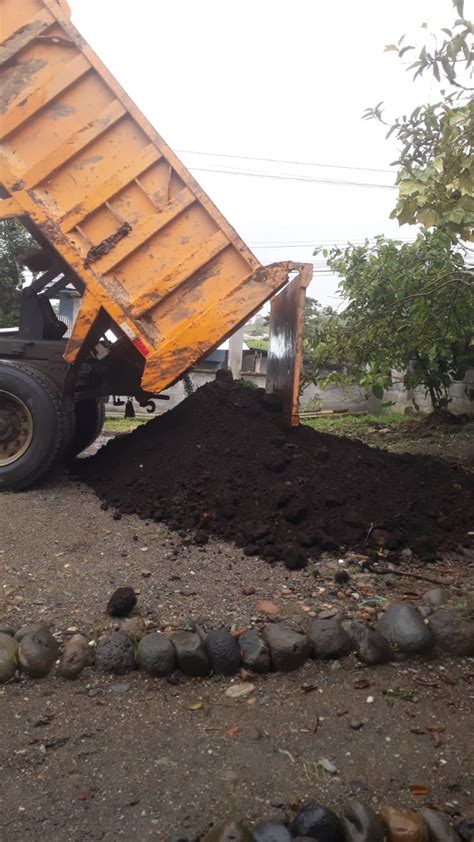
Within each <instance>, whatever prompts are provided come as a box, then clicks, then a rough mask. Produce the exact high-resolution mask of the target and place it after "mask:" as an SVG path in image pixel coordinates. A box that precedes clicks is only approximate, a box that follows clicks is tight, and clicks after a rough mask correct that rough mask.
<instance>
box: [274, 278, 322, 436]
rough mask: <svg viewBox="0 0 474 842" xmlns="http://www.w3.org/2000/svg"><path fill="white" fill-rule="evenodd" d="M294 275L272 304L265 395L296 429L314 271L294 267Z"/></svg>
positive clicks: (287, 422) (286, 421)
mask: <svg viewBox="0 0 474 842" xmlns="http://www.w3.org/2000/svg"><path fill="white" fill-rule="evenodd" d="M293 271H296V272H297V275H296V277H294V278H292V280H290V282H289V283H288V284H287V286H286V287H285V288H284V289H283V290H282V291H281V292H280V293H279V294H278V295H276V296H275V297H274V298H273V299H272V301H271V311H270V325H269V342H268V360H267V384H266V392H267V394H271V395H275V396H276V397H278V399H279V400H280V402H281V407H282V413H283V418H284V421H285V423H286V424H288V426H291V427H296V426H298V424H299V385H300V374H301V366H302V364H303V327H304V305H305V298H306V288H307V287H308V285H309V283H310V281H311V278H312V275H313V267H312V265H311V264H307V263H303V264H296V263H295V264H294V266H293Z"/></svg>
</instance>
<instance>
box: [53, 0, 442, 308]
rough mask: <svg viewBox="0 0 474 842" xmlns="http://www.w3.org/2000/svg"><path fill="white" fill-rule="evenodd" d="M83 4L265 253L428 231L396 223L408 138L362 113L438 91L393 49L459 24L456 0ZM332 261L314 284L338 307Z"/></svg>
mask: <svg viewBox="0 0 474 842" xmlns="http://www.w3.org/2000/svg"><path fill="white" fill-rule="evenodd" d="M69 2H70V5H71V8H72V20H73V22H74V23H75V25H76V26H77V28H78V29H79V30H80V31H81V32H82V34H83V35H84V36H85V37H86V39H87V40H88V41H89V43H90V44H91V46H92V47H93V48H94V49H95V50H96V52H97V53H98V54H99V56H100V58H101V59H102V60H103V61H104V62H105V64H106V65H107V66H108V67H109V69H110V70H111V71H112V72H113V73H114V75H115V76H116V77H117V79H118V80H119V81H120V83H121V84H122V85H123V87H124V88H125V90H126V91H127V92H128V93H129V94H130V95H131V96H132V97H133V99H134V100H135V101H136V103H137V104H138V105H139V106H140V107H141V109H142V110H143V111H144V113H145V114H146V116H147V117H148V118H149V119H150V121H151V122H152V123H153V125H154V126H155V127H156V129H157V130H158V131H159V132H160V134H161V135H162V136H163V137H164V138H165V140H166V141H167V143H169V145H170V146H171V147H172V148H173V149H174V150H175V151H176V152H177V153H178V155H179V157H180V158H181V159H182V160H183V161H184V163H185V164H186V165H187V166H188V167H190V168H193V174H194V175H195V177H196V178H197V180H198V181H199V182H200V183H201V184H202V186H203V187H204V189H205V190H206V191H207V192H208V193H209V195H210V196H211V198H212V199H213V200H214V201H215V203H216V204H217V205H218V207H219V208H220V209H221V211H222V212H223V213H224V214H225V215H226V216H227V218H228V219H229V221H230V222H231V223H232V224H233V225H234V227H235V228H236V229H237V231H238V232H239V233H240V235H241V236H242V237H243V238H244V239H245V241H246V242H247V243H248V245H249V246H250V247H251V248H252V250H253V251H254V253H255V254H256V255H257V257H258V258H259V259H260V260H261V261H262V262H263V263H269V262H272V261H274V260H287V259H293V260H308V261H309V260H314V258H312V252H313V248H314V245H316V244H327V245H330V244H331V243H333V242H335V241H346V240H350V239H352V240H360V239H362V238H364V237H365V236H368V237H373V236H374V235H375V234H379V233H383V234H386V235H387V236H395V237H398V236H400V237H401V238H404V239H411V238H413V237H414V236H415V233H416V232H415V230H414V229H413V228H410V227H408V226H403V228H401V229H399V227H398V223H395V222H393V221H390V220H389V219H388V217H389V213H390V211H391V209H392V208H393V206H394V202H395V197H396V192H395V191H394V190H393V189H387V187H386V186H385V187H384V186H383V185H391V184H393V181H394V175H393V172H390V171H389V164H390V162H391V161H393V160H394V159H395V158H396V148H395V147H394V145H393V143H390V142H388V141H386V140H385V137H384V134H385V132H384V130H383V128H382V127H380V126H378V125H376V124H375V123H374V122H366V121H363V120H362V119H361V116H362V112H363V110H364V109H365V108H367V107H369V106H372V105H375V104H376V103H377V102H379V101H380V100H384V102H385V103H386V104H387V110H388V111H389V112H390V113H392V114H395V115H399V114H402V113H406V112H409V111H410V110H411V109H412V108H413V107H415V105H417V104H419V103H421V102H423V101H427V100H428V99H429V97H430V95H432V93H433V92H432V90H431V82H430V81H429V80H426V81H425V80H422V81H418V82H417V83H415V84H413V82H412V79H411V75H410V74H407V73H405V72H404V70H403V68H402V64H401V62H400V61H399V59H397V57H396V55H395V54H394V53H393V52H384V47H385V46H386V45H387V44H390V43H393V42H396V41H397V40H398V38H399V37H400V36H401V35H402V34H403V33H405V32H407V33H411V35H412V38H413V37H416V38H419V32H420V30H419V27H420V25H421V24H422V23H423V22H425V21H426V22H428V28H437V27H439V26H449V24H450V23H451V22H452V20H453V15H452V12H451V3H450V0H396V2H390V3H388V2H386V1H385V2H381V0H358V2H354V0H338V2H335V0H332V2H331V0H325V2H323V0H291V2H289V0H238V2H236V0H225V2H223V0H200V2H199V3H197V2H195V0H173V2H164V0H133V3H131V2H130V0H100V2H98V0H69ZM409 42H410V43H413V41H412V39H409ZM415 43H416V42H415ZM184 150H189V151H194V153H195V152H205V153H220V154H221V155H222V154H227V155H231V156H250V157H252V158H273V159H277V160H278V161H281V163H271V162H268V161H263V160H245V159H242V158H238V157H235V158H234V157H229V158H224V157H218V156H208V155H198V154H190V152H189V151H186V152H185V151H184ZM284 161H301V162H304V163H303V165H300V166H299V165H296V164H292V163H283V162H284ZM308 162H309V163H308ZM313 162H314V163H315V164H320V165H321V166H311V165H310V164H311V163H313ZM329 165H338V166H337V167H334V166H329ZM347 167H351V169H346V168H347ZM198 168H199V169H198ZM201 168H204V171H203V170H202V169H201ZM352 168H353V169H352ZM366 168H373V170H377V171H372V170H370V169H366ZM208 169H214V170H215V169H221V170H222V169H233V170H253V171H257V172H266V173H271V174H274V175H278V176H280V177H278V178H260V177H255V176H244V175H243V174H242V173H241V172H240V173H239V174H235V173H232V174H227V173H222V172H219V173H215V172H208V171H205V170H208ZM378 170H381V171H378ZM288 175H298V176H301V177H303V178H306V179H307V178H308V177H309V178H313V179H314V178H315V179H324V180H330V181H331V182H332V181H343V182H346V184H343V185H339V184H334V183H324V182H321V181H307V180H306V181H305V180H290V179H288V178H287V177H286V176H288ZM347 182H355V183H356V185H357V183H360V182H363V183H369V184H374V185H382V186H377V187H360V186H354V184H347ZM296 244H301V245H296ZM322 269H323V262H322V261H321V260H319V261H317V263H316V267H315V280H314V281H313V284H312V286H311V289H310V294H311V295H313V296H314V297H316V298H318V300H320V301H321V302H322V303H326V304H333V305H334V304H336V303H337V301H336V299H335V298H334V296H335V294H336V283H337V282H336V280H335V279H334V278H332V277H331V276H329V275H328V274H323V273H322Z"/></svg>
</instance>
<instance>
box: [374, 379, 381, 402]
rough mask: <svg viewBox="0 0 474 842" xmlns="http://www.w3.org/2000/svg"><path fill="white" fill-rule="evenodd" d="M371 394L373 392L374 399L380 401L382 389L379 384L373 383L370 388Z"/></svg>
mask: <svg viewBox="0 0 474 842" xmlns="http://www.w3.org/2000/svg"><path fill="white" fill-rule="evenodd" d="M372 392H373V394H374V397H375V398H378V399H379V400H382V398H383V388H382V386H381V385H380V384H379V383H375V384H374V385H373V386H372Z"/></svg>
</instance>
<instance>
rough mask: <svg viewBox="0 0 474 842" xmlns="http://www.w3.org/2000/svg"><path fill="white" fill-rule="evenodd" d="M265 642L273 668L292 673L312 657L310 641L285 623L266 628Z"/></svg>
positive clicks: (273, 624)
mask: <svg viewBox="0 0 474 842" xmlns="http://www.w3.org/2000/svg"><path fill="white" fill-rule="evenodd" d="M264 637H265V641H266V643H267V644H268V648H269V649H270V656H271V659H272V665H273V668H274V669H275V670H277V671H281V672H290V671H291V670H295V669H298V668H299V667H301V666H303V664H304V662H305V661H306V660H307V659H308V658H309V657H310V655H311V645H310V643H309V640H308V639H307V638H306V637H305V636H304V634H300V633H299V632H295V631H293V629H290V628H289V626H285V625H284V624H283V623H272V624H270V625H268V626H266V627H265V631H264Z"/></svg>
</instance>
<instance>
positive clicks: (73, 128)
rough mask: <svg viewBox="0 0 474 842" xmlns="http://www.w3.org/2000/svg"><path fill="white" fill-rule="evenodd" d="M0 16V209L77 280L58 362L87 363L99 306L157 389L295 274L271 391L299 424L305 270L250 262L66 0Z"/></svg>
mask: <svg viewBox="0 0 474 842" xmlns="http://www.w3.org/2000/svg"><path fill="white" fill-rule="evenodd" d="M0 17H1V35H0V88H1V93H0V183H1V186H2V188H3V189H2V196H3V199H2V200H1V201H0V217H4V218H5V217H11V216H20V217H23V218H26V219H28V220H29V222H30V223H31V224H33V225H34V227H35V229H36V230H38V231H39V232H40V234H41V236H42V237H43V238H44V240H45V241H47V242H48V243H49V246H50V247H51V248H52V249H53V250H54V253H55V254H56V255H57V256H58V258H59V259H60V261H61V262H62V265H65V266H67V267H68V268H69V269H70V271H71V274H72V277H74V278H75V279H76V281H77V285H78V288H80V291H81V292H82V301H81V306H80V310H79V314H78V317H77V320H76V323H75V326H74V329H73V332H72V335H71V337H70V339H69V341H68V343H67V347H66V351H65V354H64V357H65V360H66V361H67V363H68V364H69V365H71V366H73V365H74V364H75V363H76V362H77V361H78V360H80V359H83V358H84V355H85V353H86V351H88V350H90V343H91V341H92V340H91V337H93V336H94V330H93V327H94V325H95V324H96V323H97V320H98V317H99V315H101V314H104V313H105V314H107V316H108V317H109V319H110V320H111V321H112V323H113V324H114V327H115V328H116V330H117V335H119V336H121V337H122V338H123V337H128V339H129V340H130V342H131V343H132V344H133V345H134V346H135V349H136V350H137V351H138V352H139V354H140V355H141V357H142V358H143V360H144V365H143V372H142V375H141V387H142V389H143V390H144V391H146V392H149V393H158V392H160V391H161V390H162V389H164V388H165V387H166V386H168V385H169V384H171V383H172V382H174V381H176V380H177V379H178V378H179V377H180V376H181V375H182V374H183V373H184V372H186V371H187V370H188V369H189V368H190V366H192V365H193V364H194V363H195V362H196V361H197V360H198V359H200V358H201V357H202V356H203V355H205V354H206V353H208V352H209V351H210V350H211V349H212V348H214V347H215V346H216V345H218V344H219V343H220V342H221V341H222V340H223V339H224V338H226V337H227V336H229V335H230V334H231V333H233V332H234V331H235V330H236V329H237V328H238V327H239V326H240V325H241V324H243V323H244V322H245V321H246V320H247V319H248V318H249V317H250V316H251V315H252V314H253V313H255V312H256V311H257V310H258V309H259V308H260V307H261V306H262V305H263V304H264V302H266V301H267V300H269V299H270V298H272V297H273V296H274V295H275V293H276V292H278V291H279V290H280V289H282V288H283V287H285V285H286V284H287V283H288V281H289V275H291V273H296V277H294V278H293V280H291V282H290V283H291V284H292V285H293V286H292V287H291V289H292V291H291V292H289V291H287V290H286V291H285V298H284V299H282V300H281V302H280V305H279V306H278V307H277V308H275V307H274V308H273V310H274V314H276V315H274V316H272V324H271V338H270V359H271V362H270V365H269V372H270V374H269V381H268V388H269V389H270V390H277V391H280V392H281V393H282V394H283V395H284V396H285V407H286V414H287V417H288V420H291V422H292V423H297V420H298V415H297V392H298V376H299V364H300V357H301V331H302V306H303V304H304V289H305V287H306V286H307V284H308V283H309V281H310V279H311V266H310V265H307V264H293V263H276V264H272V265H271V266H267V267H263V266H262V265H261V264H260V263H259V261H258V260H257V259H256V257H255V256H254V255H253V254H252V252H251V251H250V250H249V249H248V248H247V246H246V245H245V243H244V242H243V241H242V240H241V239H240V237H239V236H238V234H237V233H236V232H235V231H234V229H233V228H232V227H231V225H229V223H228V222H227V221H226V219H224V217H223V216H222V214H221V213H220V211H219V210H218V209H217V208H216V207H215V205H214V204H213V203H212V201H211V200H210V199H209V197H208V196H207V195H206V193H205V192H204V191H203V190H202V189H201V187H200V186H199V185H198V184H197V182H196V181H195V180H194V178H193V177H192V176H191V174H190V173H189V172H188V170H187V169H186V168H185V167H184V166H183V164H182V163H181V162H180V161H179V160H178V158H177V157H176V155H175V154H174V153H173V152H172V150H171V149H170V148H169V147H168V146H167V145H166V143H165V142H164V140H163V139H162V138H161V137H160V135H159V134H158V133H157V132H156V131H155V129H154V128H153V126H151V124H150V123H149V122H148V120H147V119H146V118H145V117H144V116H143V114H142V113H141V112H140V110H139V109H138V108H137V106H136V105H135V104H134V103H133V101H132V100H131V99H130V98H129V97H128V96H127V94H126V93H125V91H124V90H123V89H122V87H121V86H120V85H119V84H118V82H117V81H116V80H115V79H114V78H113V76H112V75H111V74H110V73H109V71H108V70H107V68H106V67H105V66H104V65H103V64H102V63H101V61H100V60H99V59H98V58H97V56H96V55H95V53H94V52H93V51H92V50H91V48H90V47H89V46H88V44H87V43H86V41H85V40H84V38H82V36H81V35H80V34H79V32H78V31H77V30H76V29H75V27H74V26H73V25H72V23H71V21H70V15H69V9H68V7H67V3H65V2H64V0H21V2H19V0H2V2H1V15H0ZM169 78H170V84H172V74H171V75H170V77H169ZM284 302H285V303H284ZM286 305H288V306H286ZM94 341H97V337H96V336H94ZM295 396H296V397H295Z"/></svg>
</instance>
